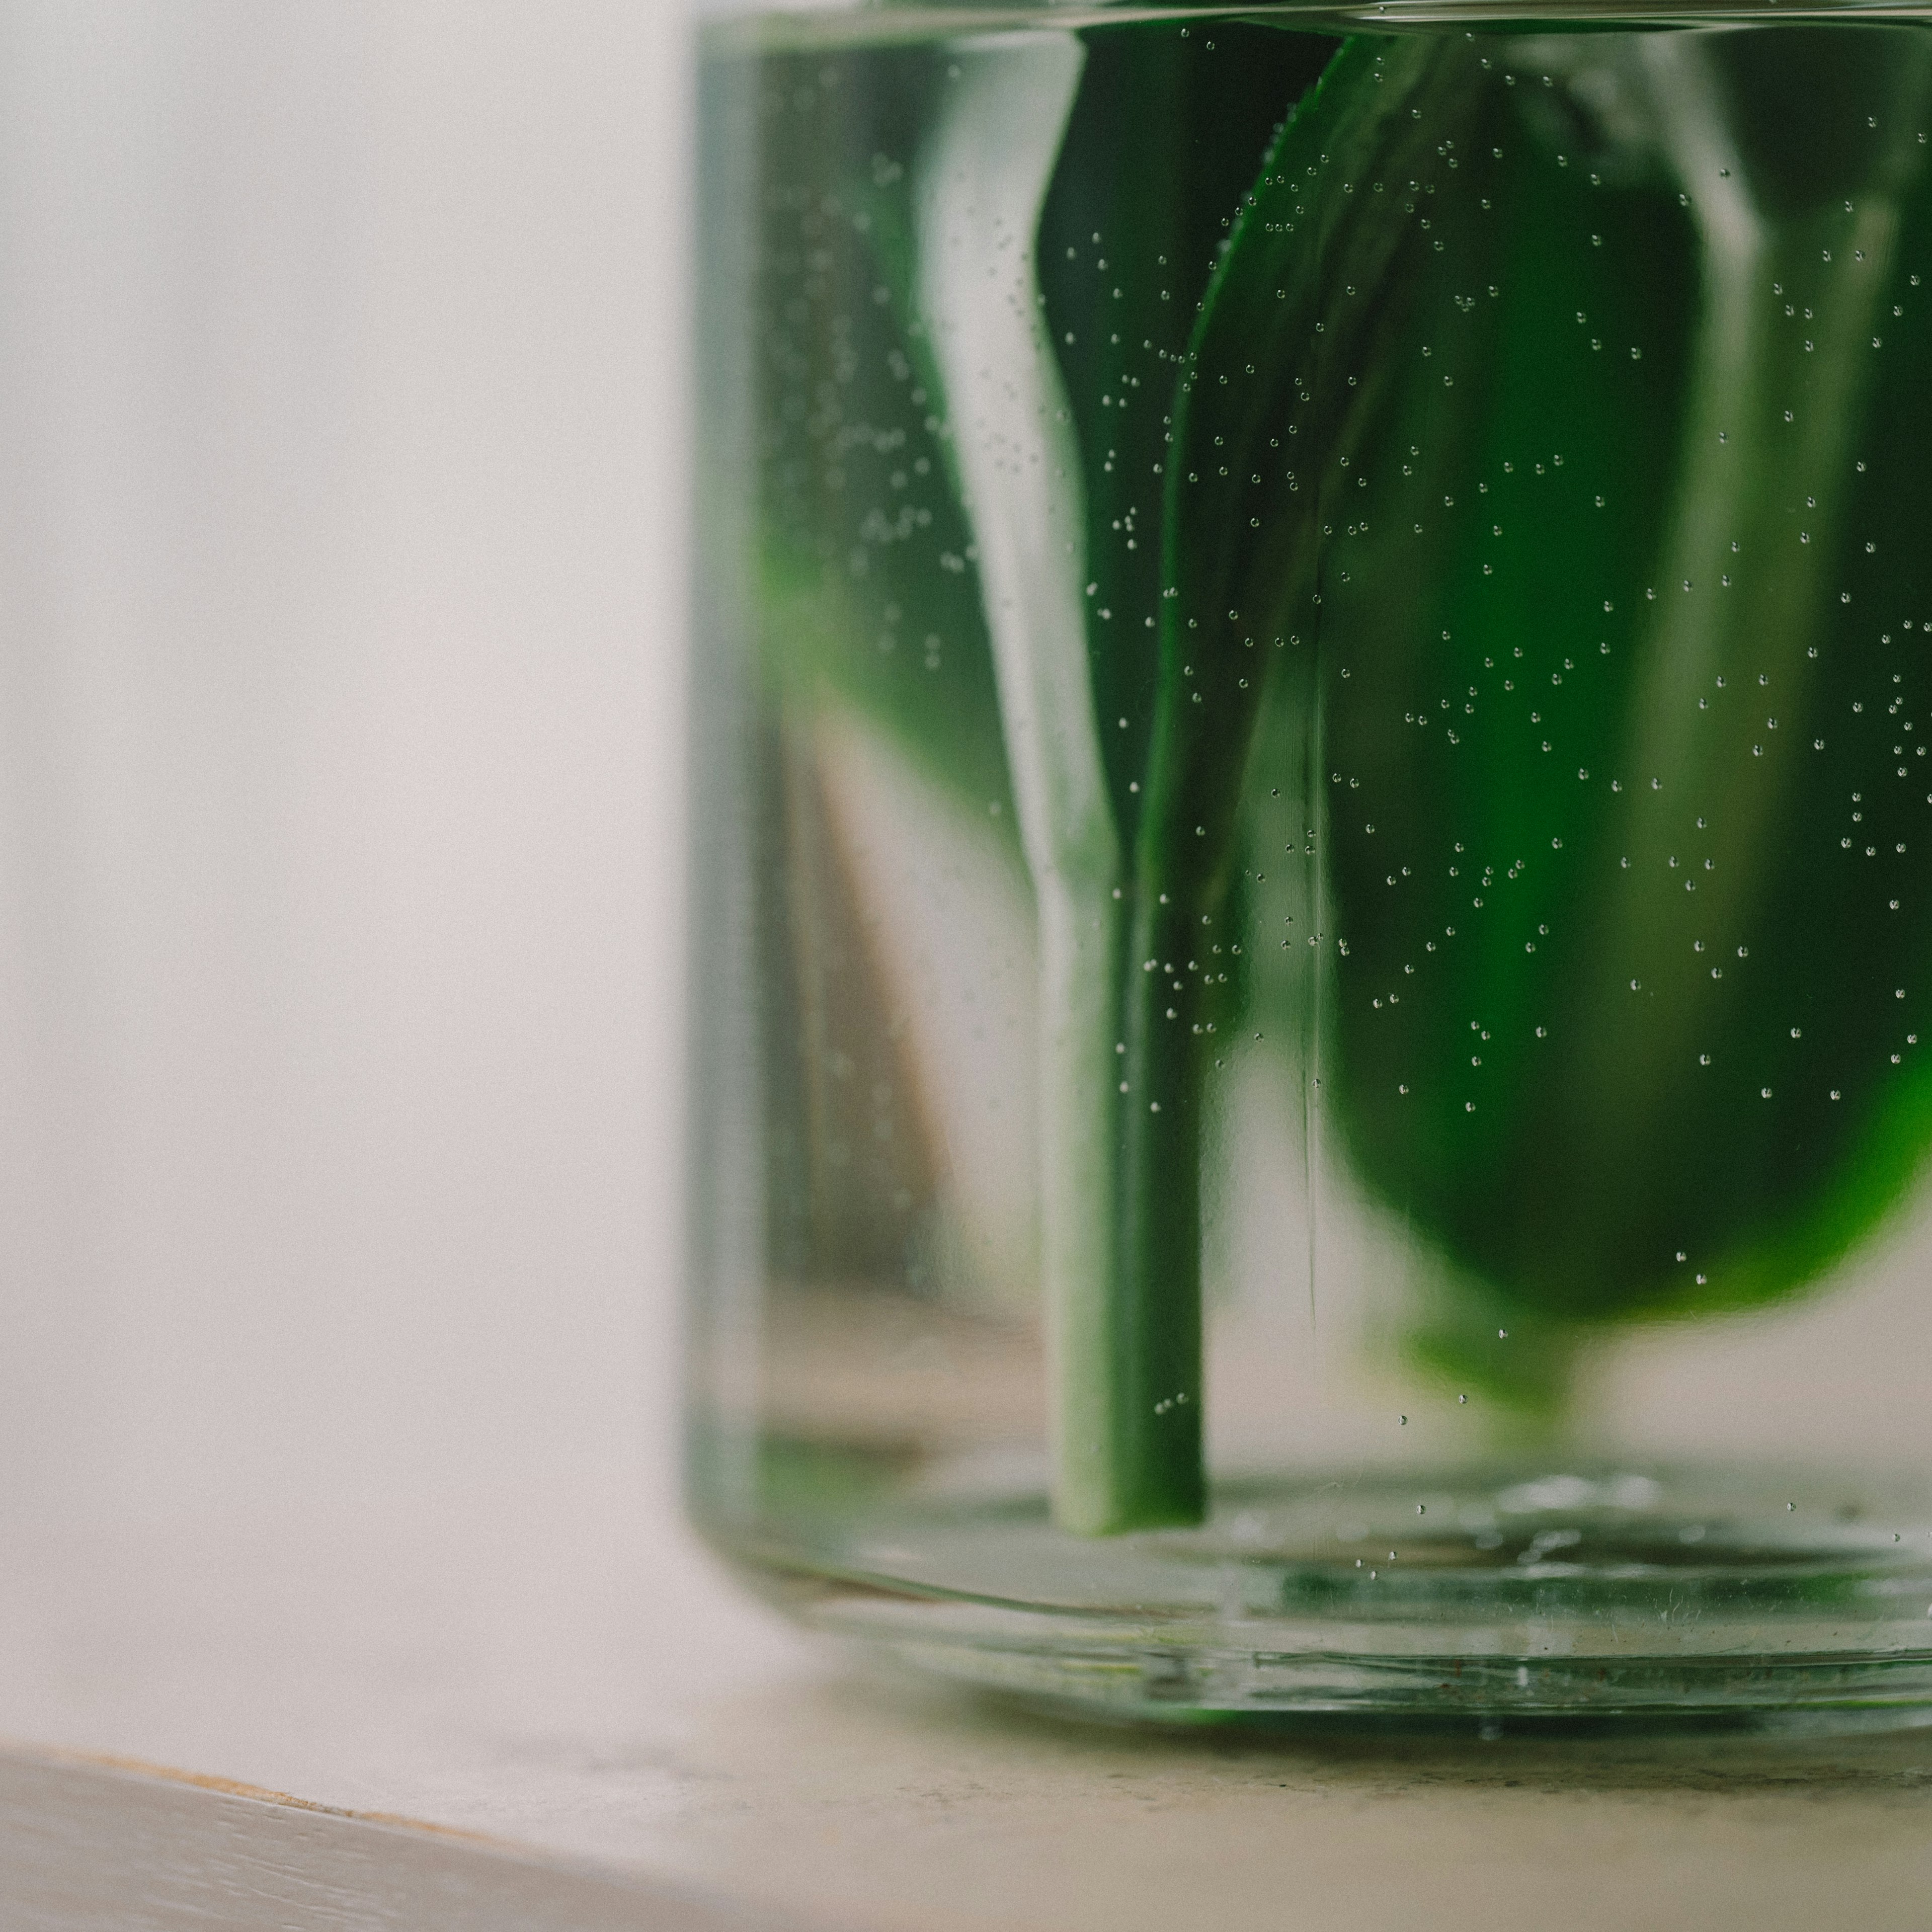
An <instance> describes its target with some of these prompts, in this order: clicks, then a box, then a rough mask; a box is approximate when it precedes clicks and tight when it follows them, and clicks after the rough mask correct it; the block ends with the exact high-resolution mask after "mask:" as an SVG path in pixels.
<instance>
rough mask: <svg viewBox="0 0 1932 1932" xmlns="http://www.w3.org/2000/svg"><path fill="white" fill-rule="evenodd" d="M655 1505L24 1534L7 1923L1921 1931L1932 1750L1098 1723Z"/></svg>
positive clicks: (3, 1917)
mask: <svg viewBox="0 0 1932 1932" xmlns="http://www.w3.org/2000/svg"><path fill="white" fill-rule="evenodd" d="M644 1493H645V1492H644V1490H643V1487H642V1486H641V1485H640V1484H638V1483H637V1481H634V1472H626V1471H622V1470H610V1471H605V1472H601V1473H600V1472H595V1471H586V1472H583V1474H582V1475H581V1476H580V1478H578V1479H577V1480H575V1481H571V1482H570V1483H568V1484H564V1483H561V1482H550V1483H547V1484H544V1485H540V1486H539V1485H533V1486H532V1487H529V1489H527V1490H524V1491H522V1492H520V1493H505V1492H504V1491H503V1490H501V1489H500V1488H499V1490H496V1492H495V1493H492V1494H490V1496H487V1497H486V1496H463V1495H460V1494H446V1495H443V1496H439V1497H435V1498H431V1499H422V1500H420V1501H419V1502H414V1503H413V1504H411V1505H409V1506H407V1507H405V1506H404V1505H401V1504H400V1503H398V1502H395V1501H394V1500H392V1501H390V1502H388V1503H386V1504H383V1505H375V1504H368V1505H359V1506H357V1507H355V1508H350V1507H347V1506H344V1507H342V1508H340V1509H339V1510H337V1511H334V1512H332V1513H331V1512H326V1511H322V1510H321V1509H320V1508H317V1507H316V1506H314V1505H309V1506H308V1507H306V1508H305V1509H304V1510H303V1511H301V1512H300V1513H299V1514H293V1513H292V1514H286V1515H283V1514H277V1513H276V1512H275V1511H272V1510H267V1509H264V1510H261V1511H257V1512H256V1513H254V1514H252V1515H251V1514H245V1513H238V1512H236V1511H230V1512H229V1513H228V1514H226V1516H225V1517H219V1518H216V1519H214V1520H210V1521H207V1522H203V1523H198V1524H197V1523H186V1522H177V1523H170V1524H166V1525H158V1524H153V1523H150V1524H148V1525H146V1526H139V1525H136V1524H134V1523H127V1524H126V1525H124V1526H122V1527H121V1530H120V1531H119V1532H118V1533H117V1534H113V1535H109V1534H107V1533H105V1532H102V1531H101V1530H100V1529H98V1527H97V1528H95V1529H92V1530H90V1532H89V1533H88V1534H87V1535H85V1536H84V1537H83V1536H77V1535H75V1534H74V1533H72V1532H60V1531H58V1530H54V1529H40V1530H38V1531H36V1530H34V1529H31V1528H29V1529H18V1528H17V1529H15V1530H13V1532H11V1533H10V1538H9V1549H8V1553H7V1565H6V1569H5V1575H4V1577H0V1730H4V1732H5V1733H6V1734H7V1736H9V1737H10V1739H11V1740H13V1742H12V1743H11V1744H10V1746H9V1747H8V1748H7V1751H6V1753H5V1756H4V1758H0V1852H4V1855H3V1856H0V1921H4V1922H5V1923H6V1924H8V1925H10V1926H13V1925H20V1926H40V1925H45V1926H48V1927H69V1926H80V1925H93V1924H102V1925H108V1924H114V1925H131V1926H145V1925H153V1926H156V1927H174V1926H177V1925H178V1926H181V1927H188V1926H193V1927H211V1926H228V1925H233V1926H237V1927H242V1926H254V1925H262V1926H275V1927H284V1926H287V1927H302V1928H307V1927H311V1926H327V1927H338V1926H353V1925H362V1924H371V1925H380V1924H398V1925H404V1924H429V1923H434V1924H437V1925H439V1926H456V1927H467V1926H475V1927H486V1926H487V1927H494V1926H497V1925H502V1926H517V1927H550V1926H556V1927H565V1926H570V1927H604V1926H613V1927H614V1926H650V1927H694V1928H695V1927H712V1926H721V1925H736V1926H740V1927H774V1928H779V1927H800V1928H811V1927H821V1928H831V1927H866V1928H874V1927H876V1928H878V1932H898V1928H907V1932H910V1928H913V1927H920V1928H929V1927H930V1928H953V1927H957V1928H960V1932H966V1928H979V1927H995V1926H999V1927H1041V1928H1046V1927H1054V1928H1060V1932H1078V1928H1082V1927H1094V1928H1102V1927H1105V1928H1107V1932H1139V1928H1143V1927H1145V1928H1146V1929H1147V1932H1156V1928H1158V1932H1175V1928H1177V1927H1193V1926H1203V1927H1205V1926H1217V1927H1219V1926H1222V1925H1240V1924H1259V1925H1269V1926H1277V1925H1278V1926H1283V1927H1301V1926H1307V1927H1341V1926H1347V1927H1385V1926H1386V1927H1391V1928H1392V1929H1393V1928H1396V1927H1401V1928H1403V1932H1410V1928H1415V1927H1439V1926H1456V1925H1463V1924H1469V1925H1472V1926H1473V1925H1477V1924H1481V1925H1483V1926H1485V1927H1494V1928H1513V1927H1519V1926H1520V1927H1532V1926H1535V1927H1539V1928H1541V1927H1546V1926H1547V1925H1548V1924H1550V1923H1551V1922H1552V1920H1553V1917H1555V1918H1560V1920H1561V1921H1562V1923H1563V1924H1565V1926H1566V1927H1574V1928H1579V1932H1583V1928H1592V1927H1652V1926H1656V1927H1667V1926H1669V1927H1674V1926H1691V1925H1695V1926H1699V1927H1729V1926H1738V1927H1784V1926H1790V1927H1799V1926H1804V1927H1818V1926H1828V1925H1829V1926H1837V1925H1846V1926H1849V1925H1854V1924H1855V1925H1857V1926H1859V1927H1893V1926H1896V1927H1901V1928H1903V1927H1914V1928H1918V1927H1923V1926H1924V1924H1926V1923H1927V1904H1926V1900H1927V1896H1928V1888H1932V1733H1914V1732H1909V1731H1907V1732H1893V1733H1888V1734H1885V1735H1882V1736H1865V1737H1862V1738H1857V1739H1838V1740H1832V1739H1814V1740H1810V1741H1805V1742H1794V1741H1790V1740H1786V1741H1783V1742H1764V1741H1757V1742H1753V1741H1751V1740H1747V1739H1701V1740H1699V1739H1691V1740H1685V1739H1679V1740H1675V1741H1664V1740H1658V1739H1651V1740H1648V1741H1646V1740H1643V1739H1631V1740H1623V1741H1605V1740H1602V1739H1597V1740H1586V1741H1581V1742H1579V1741H1574V1740H1572V1741H1568V1742H1535V1741H1531V1740H1527V1739H1512V1738H1510V1737H1508V1736H1505V1737H1504V1738H1502V1739H1500V1740H1498V1741H1496V1742H1490V1743H1483V1742H1479V1741H1478V1740H1476V1739H1472V1738H1468V1737H1466V1736H1465V1737H1460V1738H1448V1737H1442V1738H1420V1739H1419V1738H1416V1737H1410V1738H1408V1739H1388V1738H1383V1739H1359V1738H1358V1739H1345V1738H1336V1737H1332V1736H1331V1737H1326V1738H1304V1739H1298V1740H1294V1739H1259V1738H1256V1737H1253V1736H1247V1737H1231V1736H1226V1735H1220V1736H1208V1735H1202V1734H1196V1735H1192V1736H1148V1735H1144V1734H1137V1733H1124V1732H1119V1731H1113V1730H1103V1729H1097V1728H1088V1727H1078V1726H1069V1725H1064V1724H1057V1723H1054V1722H1049V1721H1045V1720H1043V1719H1040V1718H1033V1717H1028V1716H1025V1715H1021V1714H1018V1713H1015V1712H1010V1711H1007V1710H1004V1709H998V1708H995V1706H992V1705H990V1704H988V1703H983V1702H980V1701H977V1700H974V1699H973V1698H971V1697H967V1696H965V1695H963V1694H959V1693H956V1692H954V1691H950V1690H947V1689H944V1688H935V1687H931V1686H927V1685H919V1684H916V1683H910V1682H905V1681H903V1680H898V1679H888V1678H882V1677H880V1676H874V1675H871V1674H868V1673H866V1672H865V1671H862V1670H858V1669H856V1668H854V1667H853V1665H852V1664H851V1663H850V1661H849V1660H847V1659H846V1658H843V1657H842V1656H840V1655H837V1654H835V1653H832V1652H827V1651H824V1650H821V1649H818V1648H817V1647H816V1646H814V1645H813V1644H811V1643H807V1642H805V1641H803V1640H800V1639H799V1638H798V1637H795V1636H794V1635H793V1634H791V1633H790V1632H789V1631H787V1629H785V1628H784V1627H783V1626H781V1625H779V1624H778V1623H777V1622H775V1621H774V1620H773V1619H771V1618H770V1617H769V1616H767V1615H766V1613H764V1612H763V1611H762V1610H759V1609H757V1608H756V1607H754V1606H752V1605H751V1604H748V1602H747V1601H745V1599H744V1598H742V1596H741V1595H739V1593H738V1592H737V1591H736V1589H735V1588H733V1586H730V1584H729V1583H727V1581H726V1580H724V1579H723V1578H722V1577H720V1576H719V1575H718V1573H717V1572H716V1571H715V1569H714V1568H713V1567H712V1565H710V1564H709V1561H708V1559H706V1558H705V1557H704V1556H703V1555H702V1554H701V1553H699V1552H698V1551H697V1550H695V1549H694V1547H693V1546H692V1545H691V1542H690V1541H689V1540H688V1538H687V1537H686V1536H685V1535H684V1533H683V1532H682V1531H681V1530H680V1529H679V1527H678V1526H676V1523H675V1522H674V1521H673V1520H672V1519H671V1518H670V1516H669V1514H668V1512H667V1511H664V1509H662V1508H661V1507H652V1506H651V1505H648V1504H647V1503H646V1502H645V1500H644ZM424 1827H434V1828H440V1829H435V1830H428V1831H426V1830H425V1829H422V1828H424Z"/></svg>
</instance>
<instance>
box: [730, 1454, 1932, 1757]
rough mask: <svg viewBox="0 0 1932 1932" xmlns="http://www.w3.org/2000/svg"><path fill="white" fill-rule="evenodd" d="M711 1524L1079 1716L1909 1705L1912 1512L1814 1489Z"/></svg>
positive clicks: (823, 1601) (1916, 1652) (796, 1591)
mask: <svg viewBox="0 0 1932 1932" xmlns="http://www.w3.org/2000/svg"><path fill="white" fill-rule="evenodd" d="M709 1527H710V1529H711V1532H712V1536H713V1540H714V1541H715V1542H717V1543H718V1544H719V1545H720V1547H721V1548H722V1549H723V1550H724V1553H726V1554H727V1556H730V1558H731V1559H733V1561H734V1562H736V1563H737V1564H738V1565H740V1566H742V1568H745V1569H746V1570H747V1571H748V1572H749V1573H750V1574H751V1576H752V1577H753V1579H754V1583H756V1585H757V1587H758V1588H759V1589H760V1590H761V1591H762V1592H763V1594H765V1595H767V1596H768V1597H769V1598H772V1599H773V1600H774V1601H777V1602H778V1603H779V1604H781V1605H782V1606H783V1607H785V1608H786V1609H787V1610H789V1611H790V1613H792V1614H793V1616H796V1617H797V1618H798V1619H800V1620H801V1621H802V1622H805V1623H806V1624H808V1625H811V1626H812V1627H814V1628H817V1629H820V1630H823V1631H829V1632H833V1633H835V1634H840V1635H842V1636H846V1637H858V1638H861V1639H863V1640H866V1641H867V1642H868V1643H869V1644H871V1645H872V1646H875V1647H877V1648H878V1649H881V1650H883V1652H887V1653H889V1654H890V1655H892V1656H894V1657H895V1658H898V1659H900V1660H902V1661H905V1662H907V1663H910V1664H913V1665H915V1666H917V1667H920V1668H922V1669H924V1670H931V1671H935V1672H939V1673H944V1674H945V1675H947V1676H951V1677H953V1678H955V1679H965V1680H967V1681H968V1682H971V1683H974V1684H976V1685H981V1686H983V1687H986V1688H991V1689H994V1690H997V1691H1002V1692H1005V1693H1007V1694H1015V1695H1018V1696H1019V1697H1024V1698H1025V1699H1028V1700H1031V1701H1034V1702H1040V1703H1051V1704H1053V1705H1056V1706H1071V1707H1075V1708H1076V1709H1081V1710H1084V1711H1085V1712H1088V1713H1090V1714H1091V1715H1096V1716H1110V1717H1114V1718H1127V1719H1132V1720H1156V1721H1198V1720H1201V1719H1205V1718H1229V1717H1233V1716H1236V1715H1248V1716H1251V1717H1274V1718H1286V1717H1290V1716H1295V1717H1305V1718H1317V1717H1325V1718H1331V1719H1332V1718H1349V1717H1360V1718H1364V1719H1376V1720H1380V1719H1385V1718H1389V1717H1391V1716H1396V1717H1402V1718H1408V1719H1412V1720H1425V1721H1426V1720H1429V1719H1432V1718H1451V1719H1456V1718H1463V1719H1473V1720H1475V1721H1478V1723H1486V1722H1490V1721H1505V1720H1517V1719H1524V1720H1538V1721H1550V1720H1572V1721H1574V1720H1577V1719H1597V1718H1604V1719H1612V1720H1619V1721H1631V1720H1635V1721H1641V1722H1643V1723H1646V1724H1651V1723H1656V1722H1658V1721H1669V1720H1677V1719H1687V1718H1688V1719H1723V1718H1727V1717H1728V1718H1738V1719H1739V1720H1762V1719H1766V1718H1771V1717H1773V1716H1775V1715H1780V1714H1788V1715H1793V1716H1803V1715H1806V1714H1809V1715H1811V1716H1812V1717H1814V1718H1820V1719H1824V1720H1826V1721H1832V1722H1849V1721H1855V1720H1858V1719H1860V1718H1885V1717H1886V1716H1887V1715H1890V1716H1891V1717H1893V1718H1898V1719H1903V1720H1907V1721H1909V1719H1910V1718H1911V1717H1912V1714H1913V1713H1915V1712H1924V1714H1925V1715H1926V1716H1927V1718H1932V1512H1928V1510H1927V1507H1926V1504H1925V1502H1924V1499H1922V1498H1921V1499H1919V1500H1918V1502H1916V1503H1913V1504H1908V1502H1907V1500H1906V1498H1905V1496H1903V1493H1900V1494H1896V1495H1891V1496H1887V1495H1882V1494H1880V1493H1877V1492H1876V1489H1875V1487H1873V1486H1872V1485H1870V1484H1852V1483H1849V1482H1846V1481H1839V1480H1835V1479H1832V1478H1825V1477H1822V1476H1817V1475H1814V1476H1812V1477H1810V1478H1802V1479H1801V1478H1796V1477H1783V1478H1781V1477H1779V1476H1778V1475H1775V1474H1772V1475H1766V1474H1764V1473H1762V1472H1758V1473H1742V1472H1712V1471H1708V1470H1705V1471H1682V1470H1679V1471H1667V1470H1649V1471H1636V1470H1631V1469H1598V1470H1594V1471H1584V1472H1575V1471H1556V1472H1550V1471H1545V1472H1532V1471H1526V1470H1522V1469H1517V1470H1514V1471H1511V1470H1503V1469H1492V1470H1489V1471H1487V1472H1485V1471H1467V1472H1460V1473H1458V1474H1457V1475H1453V1476H1446V1475H1439V1476H1437V1477H1436V1478H1417V1477H1413V1476H1400V1475H1399V1476H1377V1477H1374V1478H1369V1479H1367V1480H1364V1479H1361V1478H1350V1479H1348V1480H1346V1481H1343V1480H1339V1479H1338V1480H1331V1481H1322V1480H1319V1479H1316V1478H1308V1479H1304V1480H1302V1481H1298V1482H1288V1481H1280V1482H1274V1483H1256V1484H1250V1485H1223V1487H1221V1489H1220V1491H1219V1493H1218V1495H1217V1502H1216V1505H1215V1508H1214V1511H1213V1514H1212V1515H1211V1517H1210V1519H1209V1520H1208V1522H1207V1523H1205V1524H1202V1525H1201V1526H1199V1527H1197V1528H1193V1529H1184V1530H1166V1531H1160V1532H1148V1533H1144V1534H1142V1535H1133V1536H1125V1537H1118V1538H1108V1539H1106V1540H1103V1541H1088V1540H1085V1539H1082V1538H1075V1537H1070V1536H1067V1535H1063V1534H1061V1532H1058V1531H1057V1530H1056V1529H1054V1527H1053V1526H1052V1523H1051V1522H1050V1520H1049V1517H1048V1514H1047V1511H1046V1506H1045V1505H1044V1502H1043V1501H1041V1500H1040V1499H1038V1498H1037V1497H1034V1498H1031V1499H1024V1500H1002V1501H998V1502H988V1501H980V1502H968V1503H962V1502H953V1501H948V1502H925V1503H922V1504H915V1503H913V1502H908V1501H904V1500H901V1502H898V1503H895V1505H893V1506H892V1508H891V1509H890V1510H889V1511H887V1510H886V1509H884V1508H880V1507H877V1506H876V1505H874V1506H873V1507H870V1508H867V1509H865V1511H863V1512H862V1514H842V1513H838V1512H829V1513H828V1514H826V1515H825V1516H824V1517H822V1518H814V1517H809V1516H802V1515H800V1514H797V1513H796V1512H792V1511H788V1512H787V1520H786V1524H785V1528H784V1533H783V1534H781V1535H780V1534H765V1533H760V1532H756V1531H753V1532H750V1533H746V1532H742V1531H739V1532H731V1531H727V1532H724V1533H723V1534H720V1533H719V1531H718V1526H717V1525H716V1524H715V1523H713V1524H712V1525H711V1526H709Z"/></svg>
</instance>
